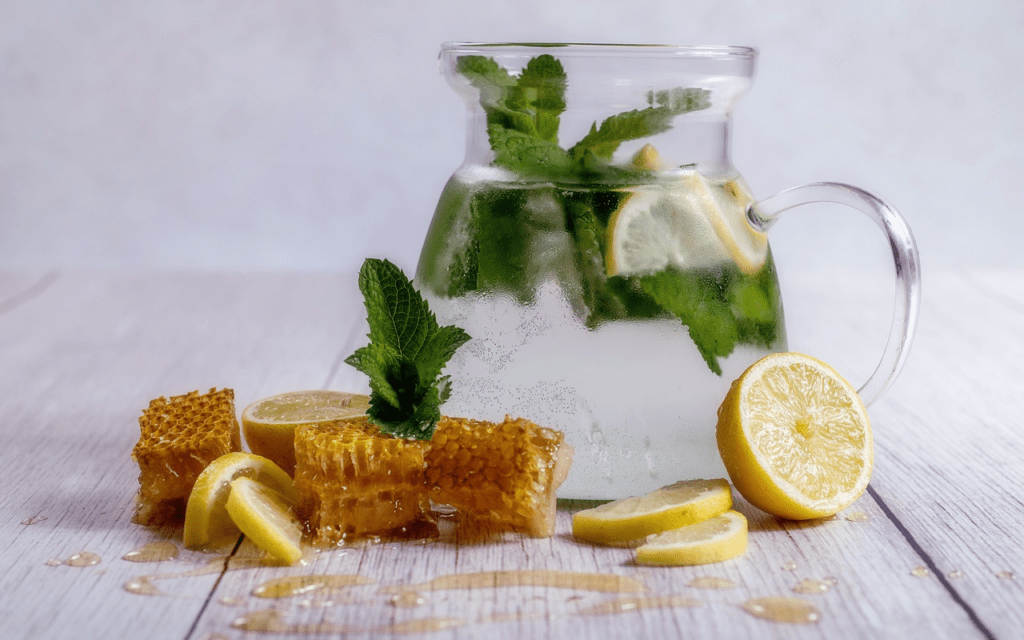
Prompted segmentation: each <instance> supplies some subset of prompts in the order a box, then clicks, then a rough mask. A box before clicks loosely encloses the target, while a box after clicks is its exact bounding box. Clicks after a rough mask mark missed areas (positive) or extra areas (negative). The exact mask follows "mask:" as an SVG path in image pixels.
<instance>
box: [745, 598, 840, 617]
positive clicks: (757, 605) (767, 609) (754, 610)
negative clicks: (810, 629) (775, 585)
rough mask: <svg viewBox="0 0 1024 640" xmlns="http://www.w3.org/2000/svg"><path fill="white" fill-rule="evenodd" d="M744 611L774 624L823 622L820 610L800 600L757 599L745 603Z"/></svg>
mask: <svg viewBox="0 0 1024 640" xmlns="http://www.w3.org/2000/svg"><path fill="white" fill-rule="evenodd" d="M743 610H744V611H746V612H747V613H749V614H750V615H753V616H757V617H758V618H764V619H765V620H771V621H772V622H789V623H794V624H810V623H814V622H818V621H819V620H821V613H819V612H818V609H817V608H816V607H815V606H814V605H813V604H811V603H810V602H807V601H806V600H801V599H799V598H783V597H775V598H756V599H754V600H747V601H746V602H744V603H743Z"/></svg>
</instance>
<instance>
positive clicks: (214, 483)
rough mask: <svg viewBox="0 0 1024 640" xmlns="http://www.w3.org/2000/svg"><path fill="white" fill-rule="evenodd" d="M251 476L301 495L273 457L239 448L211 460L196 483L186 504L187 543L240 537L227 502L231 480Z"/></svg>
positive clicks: (215, 542) (204, 544) (293, 496)
mask: <svg viewBox="0 0 1024 640" xmlns="http://www.w3.org/2000/svg"><path fill="white" fill-rule="evenodd" d="M240 477H248V478H252V479H254V480H256V481H257V482H260V483H263V484H265V485H267V486H268V487H271V488H273V489H275V490H276V491H279V492H280V493H282V494H284V495H285V496H288V497H289V498H290V499H292V500H295V499H297V495H296V493H295V485H294V484H293V483H292V479H291V477H289V476H288V474H287V473H285V472H284V471H283V470H281V468H280V467H278V466H277V465H276V464H274V463H273V462H272V461H270V460H268V459H267V458H263V457H261V456H257V455H253V454H251V453H245V452H243V451H236V452H234V453H228V454H225V455H223V456H221V457H219V458H217V459H216V460H214V461H213V462H211V463H210V464H209V465H208V466H207V467H206V469H204V470H203V472H202V473H200V474H199V477H198V478H197V479H196V483H195V485H194V486H193V487H192V493H191V494H190V495H189V497H188V504H187V506H186V507H185V540H184V543H185V546H186V547H188V548H189V549H202V548H204V547H208V546H215V545H220V544H224V543H226V542H229V541H231V540H232V539H233V538H234V539H237V538H238V533H239V530H238V527H237V526H236V525H235V524H234V522H232V520H231V516H230V515H228V512H227V509H226V505H227V502H228V494H229V493H230V491H231V482H232V481H233V480H235V479H236V478H240Z"/></svg>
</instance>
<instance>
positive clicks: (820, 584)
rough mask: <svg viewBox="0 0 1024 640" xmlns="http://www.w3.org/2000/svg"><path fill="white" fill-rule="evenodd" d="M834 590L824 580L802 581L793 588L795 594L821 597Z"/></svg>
mask: <svg viewBox="0 0 1024 640" xmlns="http://www.w3.org/2000/svg"><path fill="white" fill-rule="evenodd" d="M831 588H832V585H830V584H828V583H826V582H824V581H822V580H811V579H810V578H808V579H806V580H801V581H800V582H798V583H797V584H796V586H794V587H793V592H794V593H802V594H804V595H819V594H822V593H825V592H826V591H828V590H829V589H831Z"/></svg>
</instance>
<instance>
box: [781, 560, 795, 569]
mask: <svg viewBox="0 0 1024 640" xmlns="http://www.w3.org/2000/svg"><path fill="white" fill-rule="evenodd" d="M780 568H781V569H782V570H783V571H796V563H795V562H787V563H786V564H784V565H782V566H781V567H780Z"/></svg>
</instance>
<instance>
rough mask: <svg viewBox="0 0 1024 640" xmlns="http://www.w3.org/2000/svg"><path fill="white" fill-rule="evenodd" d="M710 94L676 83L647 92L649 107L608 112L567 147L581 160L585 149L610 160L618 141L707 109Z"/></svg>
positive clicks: (649, 133) (656, 130)
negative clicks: (613, 113) (675, 85)
mask: <svg viewBox="0 0 1024 640" xmlns="http://www.w3.org/2000/svg"><path fill="white" fill-rule="evenodd" d="M709 95H710V92H709V91H708V90H707V89H693V88H690V89H683V88H678V87H677V88H675V89H672V90H669V91H659V92H657V93H654V92H649V93H648V95H647V102H648V104H650V105H651V106H650V107H648V108H646V109H637V110H633V111H627V112H625V113H620V114H618V115H614V116H611V117H610V118H607V119H605V121H604V122H602V123H601V126H600V127H598V126H597V123H596V122H595V123H594V124H592V125H591V126H590V133H588V134H587V135H586V136H584V137H583V139H582V140H580V141H579V142H577V143H576V145H575V146H574V147H573V148H572V149H570V150H569V155H570V156H571V157H572V158H573V159H574V160H580V159H582V158H584V157H585V156H586V155H587V154H588V153H589V154H593V155H595V156H596V157H598V158H600V159H602V160H611V157H612V154H614V153H615V150H616V149H618V148H619V145H620V144H621V143H623V142H625V141H627V140H638V139H640V138H646V137H648V136H652V135H655V134H658V133H662V132H664V131H668V130H669V129H670V128H672V119H673V118H675V117H676V116H678V115H680V114H683V113H686V112H688V111H697V110H700V109H707V108H708V107H709V106H711V101H710V100H709V99H708V96H709ZM654 105H657V106H654Z"/></svg>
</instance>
